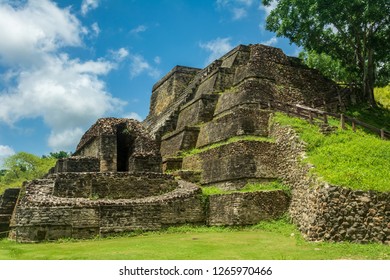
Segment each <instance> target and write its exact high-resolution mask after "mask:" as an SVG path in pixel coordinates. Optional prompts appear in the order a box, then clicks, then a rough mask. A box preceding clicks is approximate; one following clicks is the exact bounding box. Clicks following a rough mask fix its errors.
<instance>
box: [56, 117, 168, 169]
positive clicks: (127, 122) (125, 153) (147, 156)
mask: <svg viewBox="0 0 390 280" xmlns="http://www.w3.org/2000/svg"><path fill="white" fill-rule="evenodd" d="M74 156H82V157H86V156H87V157H95V158H97V159H99V162H100V168H99V170H100V171H102V172H104V171H130V172H139V171H149V172H161V156H160V153H159V150H158V146H157V143H156V142H155V141H154V140H153V139H152V137H151V136H150V135H149V134H148V133H147V132H146V131H145V130H144V128H143V127H142V125H141V123H139V122H138V121H136V120H131V119H117V118H102V119H99V120H98V121H97V122H96V123H95V124H94V125H92V126H91V128H90V129H88V131H87V132H86V133H85V134H84V135H83V137H82V138H81V140H80V143H79V144H78V146H77V150H76V152H75V153H74ZM66 161H67V160H65V161H64V163H66ZM75 163H77V162H75ZM81 164H82V163H81ZM73 166H75V164H73ZM60 169H61V168H60ZM74 169H77V168H76V167H74ZM79 169H83V167H80V168H79ZM84 169H85V168H84ZM80 171H82V170H80ZM85 171H90V170H85ZM63 172H69V171H66V170H64V171H63Z"/></svg>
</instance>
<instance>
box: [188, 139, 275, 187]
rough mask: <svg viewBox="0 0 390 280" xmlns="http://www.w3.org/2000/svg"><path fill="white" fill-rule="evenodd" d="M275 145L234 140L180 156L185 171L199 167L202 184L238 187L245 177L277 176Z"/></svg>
mask: <svg viewBox="0 0 390 280" xmlns="http://www.w3.org/2000/svg"><path fill="white" fill-rule="evenodd" d="M274 153H275V150H274V144H273V143H270V142H260V141H237V142H233V143H230V144H226V145H223V146H220V147H216V148H213V149H210V150H206V151H204V152H201V153H199V154H196V155H192V156H187V157H184V158H183V167H182V168H183V169H184V170H201V171H202V179H201V183H202V184H205V185H218V186H220V187H224V188H226V189H231V188H232V189H239V188H241V187H242V186H243V185H245V184H246V182H247V181H248V179H253V178H258V179H268V180H272V179H275V178H276V177H277V174H276V173H275V166H274V165H275V163H274Z"/></svg>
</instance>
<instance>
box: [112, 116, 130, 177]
mask: <svg viewBox="0 0 390 280" xmlns="http://www.w3.org/2000/svg"><path fill="white" fill-rule="evenodd" d="M116 144H117V161H116V162H117V171H118V172H127V171H129V157H130V156H131V154H132V153H133V149H134V137H133V136H132V135H131V132H130V131H128V130H127V126H126V124H119V125H118V126H117V130H116Z"/></svg>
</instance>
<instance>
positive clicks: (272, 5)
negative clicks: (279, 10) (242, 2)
mask: <svg viewBox="0 0 390 280" xmlns="http://www.w3.org/2000/svg"><path fill="white" fill-rule="evenodd" d="M277 5H278V3H277V1H275V0H273V1H272V2H271V3H270V5H269V6H264V5H263V2H261V4H260V10H262V11H264V12H265V15H266V16H269V14H270V13H271V12H272V10H273V9H275V8H276V6H277Z"/></svg>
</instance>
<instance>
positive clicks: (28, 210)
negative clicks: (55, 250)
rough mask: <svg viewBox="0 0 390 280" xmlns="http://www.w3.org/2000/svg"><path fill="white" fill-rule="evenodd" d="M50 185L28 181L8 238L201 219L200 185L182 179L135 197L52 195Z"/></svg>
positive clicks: (38, 237) (112, 230) (89, 233)
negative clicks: (160, 190) (171, 186)
mask: <svg viewBox="0 0 390 280" xmlns="http://www.w3.org/2000/svg"><path fill="white" fill-rule="evenodd" d="M102 176H103V175H102ZM140 181H141V180H140ZM54 188H55V186H54V180H51V179H45V180H34V181H32V182H31V183H30V184H28V185H27V186H26V193H24V194H23V196H22V197H21V199H20V201H19V203H18V207H17V208H16V211H15V213H14V216H13V218H12V220H11V225H10V227H11V232H10V237H11V238H13V239H15V240H17V241H20V242H35V241H43V240H55V239H58V238H91V237H94V236H96V235H106V234H113V233H118V232H123V231H131V230H136V229H142V230H157V229H161V228H163V227H167V226H171V225H179V224H186V223H192V224H198V223H204V221H205V213H204V206H203V202H202V199H201V190H200V189H199V188H198V187H197V186H195V185H193V184H190V183H187V182H184V181H180V182H179V184H178V187H177V188H175V189H174V190H173V191H170V192H167V193H165V194H160V195H157V196H149V197H146V198H139V199H123V198H122V199H87V198H65V197H56V196H52V195H51V191H52V190H53V189H54Z"/></svg>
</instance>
